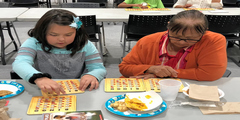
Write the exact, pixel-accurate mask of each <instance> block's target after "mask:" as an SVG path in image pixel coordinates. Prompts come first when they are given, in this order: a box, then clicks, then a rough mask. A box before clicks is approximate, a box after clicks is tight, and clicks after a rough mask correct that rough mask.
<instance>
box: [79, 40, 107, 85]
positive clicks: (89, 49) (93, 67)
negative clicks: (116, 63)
mask: <svg viewBox="0 0 240 120" xmlns="http://www.w3.org/2000/svg"><path fill="white" fill-rule="evenodd" d="M83 49H84V51H85V52H86V56H85V57H86V59H85V64H86V69H87V72H86V73H84V74H83V75H86V74H88V75H92V76H94V77H96V78H97V79H98V81H99V82H100V81H101V80H102V79H104V78H105V77H106V74H107V71H106V69H105V67H104V66H103V62H102V58H101V57H100V54H99V52H98V50H97V49H96V47H95V46H94V45H93V44H92V42H90V41H88V43H87V44H86V45H85V46H84V48H83ZM83 75H82V76H83Z"/></svg>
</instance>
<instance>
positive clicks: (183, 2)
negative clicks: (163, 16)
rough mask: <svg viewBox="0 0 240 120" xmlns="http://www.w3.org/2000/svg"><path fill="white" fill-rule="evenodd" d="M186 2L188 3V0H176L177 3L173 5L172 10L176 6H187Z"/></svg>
mask: <svg viewBox="0 0 240 120" xmlns="http://www.w3.org/2000/svg"><path fill="white" fill-rule="evenodd" d="M187 1H188V0H178V1H177V2H176V3H175V4H174V5H173V8H175V7H176V6H178V5H185V4H187Z"/></svg>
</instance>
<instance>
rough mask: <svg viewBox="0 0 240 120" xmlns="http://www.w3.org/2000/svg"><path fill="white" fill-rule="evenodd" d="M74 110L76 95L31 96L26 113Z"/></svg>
mask: <svg viewBox="0 0 240 120" xmlns="http://www.w3.org/2000/svg"><path fill="white" fill-rule="evenodd" d="M71 111H76V95H65V96H51V97H43V96H35V97H32V100H31V102H30V105H29V107H28V111H27V114H43V113H53V112H71Z"/></svg>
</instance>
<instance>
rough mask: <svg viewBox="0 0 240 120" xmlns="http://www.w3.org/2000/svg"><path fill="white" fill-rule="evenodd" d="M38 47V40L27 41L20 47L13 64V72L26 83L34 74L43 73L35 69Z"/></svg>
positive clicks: (30, 39)
mask: <svg viewBox="0 0 240 120" xmlns="http://www.w3.org/2000/svg"><path fill="white" fill-rule="evenodd" d="M36 46H37V45H36V39H34V38H29V39H27V40H26V41H25V42H24V43H23V44H22V46H21V47H20V49H19V51H18V53H17V56H16V58H15V60H14V62H13V64H12V69H13V71H15V72H16V73H17V74H18V75H19V76H20V77H21V78H22V79H23V80H25V81H29V79H30V78H31V77H32V76H33V74H35V73H41V72H39V71H37V70H36V69H35V68H34V67H33V64H34V59H35V56H36V53H37V52H36V51H37V50H36V48H37V47H36Z"/></svg>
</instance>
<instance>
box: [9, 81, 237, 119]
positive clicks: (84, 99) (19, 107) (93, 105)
mask: <svg viewBox="0 0 240 120" xmlns="http://www.w3.org/2000/svg"><path fill="white" fill-rule="evenodd" d="M181 80H182V82H183V84H184V85H186V84H185V83H184V82H188V83H189V84H198V85H209V86H218V88H220V89H221V90H223V92H224V93H225V96H224V97H223V98H221V101H228V102H240V96H239V95H240V87H239V86H240V77H236V78H221V79H219V80H216V81H212V82H204V81H201V82H199V81H194V80H184V79H181ZM16 82H19V83H21V84H22V85H24V87H25V91H24V92H23V93H21V94H20V95H18V96H15V97H12V98H8V100H9V101H10V102H9V105H8V106H7V107H9V111H8V113H9V115H10V116H11V117H13V118H19V117H21V118H22V120H41V118H42V116H41V115H27V109H28V105H29V103H30V101H31V98H32V97H33V96H41V92H40V90H39V88H38V87H36V86H35V85H32V84H29V83H27V82H25V81H23V80H17V81H16ZM121 94H124V93H106V92H105V91H104V81H102V82H101V84H100V87H99V88H98V89H97V90H93V91H91V92H90V91H85V93H82V94H75V95H76V96H77V110H78V111H86V110H101V111H102V113H103V116H104V118H105V119H107V120H126V119H131V120H159V118H162V119H164V120H228V119H229V120H239V118H240V115H239V114H223V115H203V114H202V113H201V111H200V110H199V108H198V107H192V106H181V107H175V108H167V110H166V111H164V112H163V113H161V114H159V115H156V116H153V117H149V118H127V117H123V116H119V115H115V114H112V113H111V112H109V111H107V110H106V108H105V102H106V101H107V100H108V99H109V98H112V97H114V96H117V95H121ZM177 100H181V101H191V100H190V99H189V98H188V97H186V96H185V95H184V94H183V93H179V94H178V96H177Z"/></svg>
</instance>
